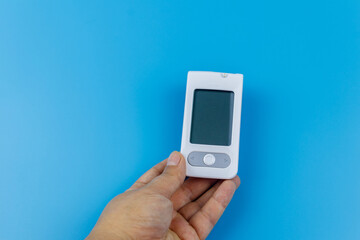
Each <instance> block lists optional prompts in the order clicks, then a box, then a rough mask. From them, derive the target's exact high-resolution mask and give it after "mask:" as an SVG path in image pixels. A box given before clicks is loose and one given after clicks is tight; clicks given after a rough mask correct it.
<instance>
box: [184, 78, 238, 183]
mask: <svg viewBox="0 0 360 240" xmlns="http://www.w3.org/2000/svg"><path fill="white" fill-rule="evenodd" d="M196 89H206V90H220V91H221V90H222V91H232V92H233V93H234V95H233V96H234V99H233V113H232V117H233V119H232V131H231V143H230V145H229V146H219V145H205V144H193V143H191V142H190V133H191V121H192V113H193V101H194V92H195V90H196ZM242 89H243V75H242V74H228V73H218V72H201V71H190V72H188V78H187V85H186V98H185V110H184V121H183V132H182V140H181V153H182V154H183V155H184V157H185V159H186V175H187V176H189V177H200V178H216V179H231V178H233V177H235V176H236V174H237V171H238V160H239V143H240V120H241V102H242ZM193 152H201V153H204V154H206V153H210V155H212V154H215V156H217V153H219V154H218V155H219V156H221V155H220V154H226V155H228V156H229V157H230V164H229V165H228V166H227V167H223V168H218V167H211V166H194V165H192V164H190V163H189V159H188V157H189V154H191V153H193ZM211 153H212V154H211ZM204 161H205V156H204Z"/></svg>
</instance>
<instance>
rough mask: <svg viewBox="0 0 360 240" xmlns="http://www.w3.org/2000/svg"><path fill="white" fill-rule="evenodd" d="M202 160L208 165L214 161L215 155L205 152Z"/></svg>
mask: <svg viewBox="0 0 360 240" xmlns="http://www.w3.org/2000/svg"><path fill="white" fill-rule="evenodd" d="M203 161H204V163H205V164H206V165H208V166H210V165H213V164H214V163H215V157H214V155H212V154H206V155H205V156H204V158H203Z"/></svg>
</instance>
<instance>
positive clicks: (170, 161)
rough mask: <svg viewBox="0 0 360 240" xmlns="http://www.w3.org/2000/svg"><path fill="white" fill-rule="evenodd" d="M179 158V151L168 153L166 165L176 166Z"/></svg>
mask: <svg viewBox="0 0 360 240" xmlns="http://www.w3.org/2000/svg"><path fill="white" fill-rule="evenodd" d="M180 160H181V158H180V155H179V153H177V152H172V153H171V154H170V157H169V158H168V161H167V165H169V166H176V165H178V164H179V162H180Z"/></svg>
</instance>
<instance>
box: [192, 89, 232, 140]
mask: <svg viewBox="0 0 360 240" xmlns="http://www.w3.org/2000/svg"><path fill="white" fill-rule="evenodd" d="M233 106H234V92H231V91H220V90H206V89H196V90H195V92H194V101H193V112H192V121H191V133H190V142H191V143H195V144H207V145H222V146H230V144H231V131H232V121H233Z"/></svg>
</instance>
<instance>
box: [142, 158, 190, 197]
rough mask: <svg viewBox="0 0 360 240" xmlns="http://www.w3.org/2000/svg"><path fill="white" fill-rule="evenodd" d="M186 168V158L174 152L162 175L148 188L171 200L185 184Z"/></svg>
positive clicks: (147, 186)
mask: <svg viewBox="0 0 360 240" xmlns="http://www.w3.org/2000/svg"><path fill="white" fill-rule="evenodd" d="M185 168H186V166H185V159H184V156H183V155H182V154H181V153H179V152H176V151H174V152H172V153H171V155H170V157H169V158H168V160H167V165H166V167H165V169H164V171H163V172H162V174H161V175H159V176H157V177H156V178H154V179H153V180H152V181H151V182H150V183H149V184H148V185H146V188H147V189H148V190H150V191H154V192H157V193H159V194H161V195H163V196H165V197H167V198H169V199H170V197H171V196H172V195H173V194H174V193H175V191H176V190H177V189H178V188H179V187H180V186H181V184H183V182H184V179H185Z"/></svg>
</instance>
